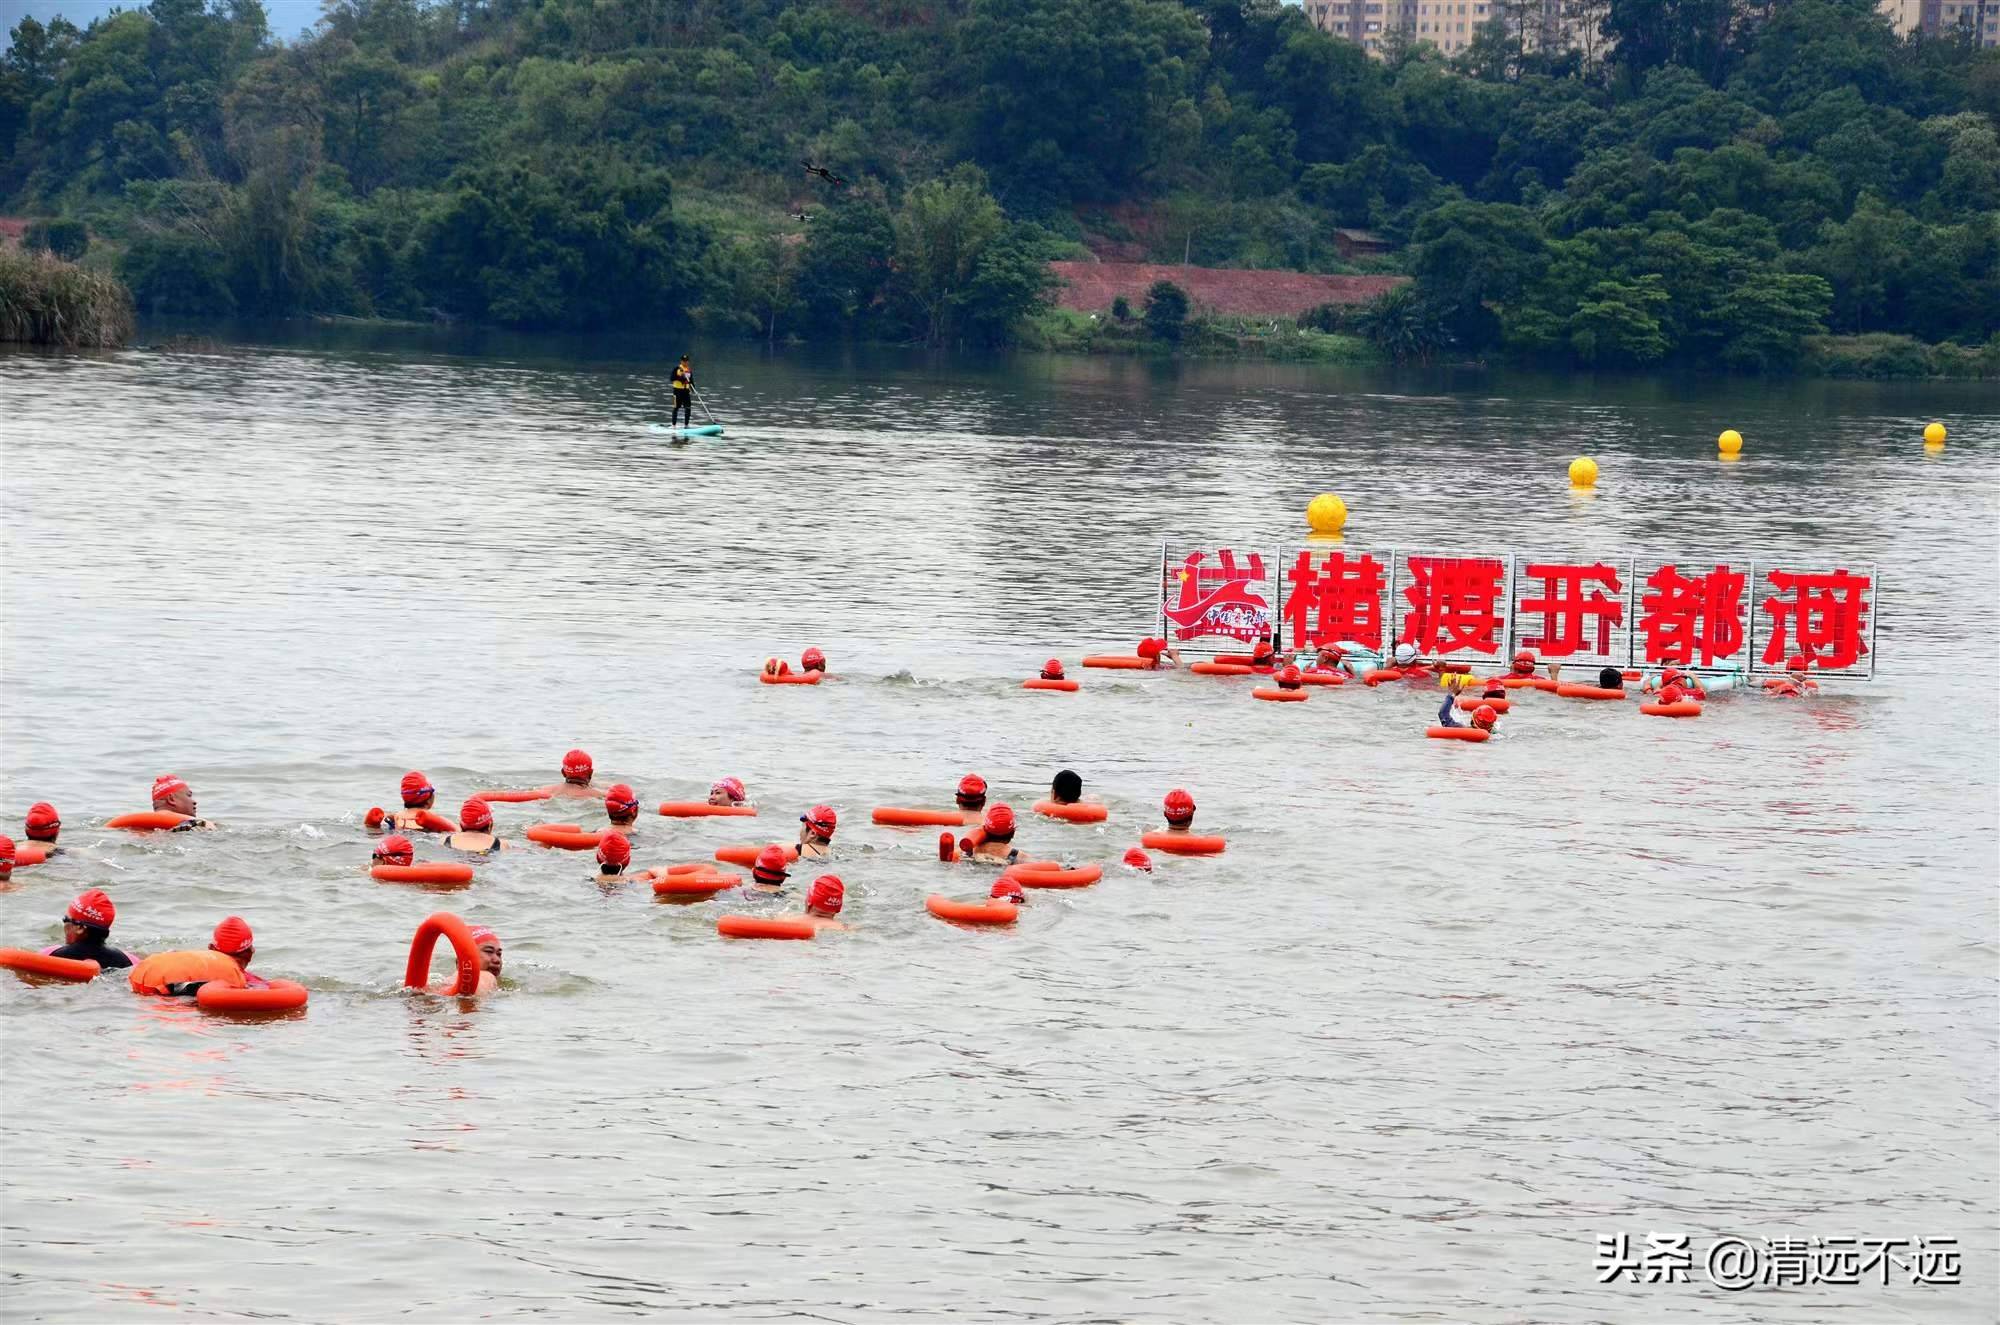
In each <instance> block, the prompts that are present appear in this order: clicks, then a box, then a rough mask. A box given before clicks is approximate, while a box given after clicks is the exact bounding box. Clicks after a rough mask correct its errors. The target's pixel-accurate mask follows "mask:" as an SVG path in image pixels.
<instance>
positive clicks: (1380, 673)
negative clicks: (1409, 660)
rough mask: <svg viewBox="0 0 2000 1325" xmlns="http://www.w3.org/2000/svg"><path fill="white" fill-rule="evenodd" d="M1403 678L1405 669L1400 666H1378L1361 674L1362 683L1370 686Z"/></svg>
mask: <svg viewBox="0 0 2000 1325" xmlns="http://www.w3.org/2000/svg"><path fill="white" fill-rule="evenodd" d="M1402 679H1403V669H1402V668H1400V667H1377V668H1374V669H1373V670H1371V671H1366V672H1363V673H1362V674H1361V684H1363V685H1370V686H1378V685H1381V684H1382V683H1383V682H1384V681H1400V680H1402Z"/></svg>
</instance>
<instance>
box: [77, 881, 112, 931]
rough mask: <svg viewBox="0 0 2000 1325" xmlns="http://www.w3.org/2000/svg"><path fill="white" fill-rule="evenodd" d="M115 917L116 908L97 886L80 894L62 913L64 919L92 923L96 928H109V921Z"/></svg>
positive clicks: (82, 923)
mask: <svg viewBox="0 0 2000 1325" xmlns="http://www.w3.org/2000/svg"><path fill="white" fill-rule="evenodd" d="M117 918H118V908H117V907H115V906H113V905H112V904H111V899H110V898H109V897H106V896H105V895H104V893H103V891H102V890H101V889H98V888H92V889H91V890H90V891H89V892H87V893H83V894H82V895H80V896H79V897H78V898H77V899H76V900H75V901H74V902H71V903H70V904H69V910H68V911H67V912H65V913H64V919H67V920H74V921H75V922H76V923H77V924H79V925H94V926H96V927H97V928H98V929H109V928H111V922H112V921H114V920H116V919H117Z"/></svg>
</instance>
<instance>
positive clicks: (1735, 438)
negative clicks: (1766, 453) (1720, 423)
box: [1715, 428, 1743, 455]
mask: <svg viewBox="0 0 2000 1325" xmlns="http://www.w3.org/2000/svg"><path fill="white" fill-rule="evenodd" d="M1715 449H1716V450H1718V451H1720V452H1722V454H1724V455H1735V454H1736V453H1737V452H1738V451H1741V450H1742V449H1743V434H1742V433H1740V432H1738V431H1736V429H1734V428H1724V429H1723V430H1722V436H1720V437H1718V438H1716V439H1715Z"/></svg>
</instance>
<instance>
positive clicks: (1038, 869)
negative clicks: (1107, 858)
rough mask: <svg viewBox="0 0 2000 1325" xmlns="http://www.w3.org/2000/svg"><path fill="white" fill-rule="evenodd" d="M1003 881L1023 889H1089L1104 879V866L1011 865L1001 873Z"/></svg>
mask: <svg viewBox="0 0 2000 1325" xmlns="http://www.w3.org/2000/svg"><path fill="white" fill-rule="evenodd" d="M1000 877H1001V878H1003V879H1012V880H1013V881H1014V882H1016V883H1018V884H1020V885H1021V886H1022V887H1023V888H1088V887H1089V886H1090V885H1091V884H1093V883H1096V882H1097V881H1098V880H1099V879H1101V878H1103V877H1104V867H1103V866H1102V865H1082V866H1079V867H1077V868H1076V869H1064V868H1063V867H1062V866H1060V865H1056V864H1052V863H1046V862H1044V863H1037V864H1033V865H1009V866H1008V867H1007V868H1006V869H1004V870H1001V871H1000Z"/></svg>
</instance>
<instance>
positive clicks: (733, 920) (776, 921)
mask: <svg viewBox="0 0 2000 1325" xmlns="http://www.w3.org/2000/svg"><path fill="white" fill-rule="evenodd" d="M715 932H716V933H718V934H720V935H721V936H722V937H723V938H726V939H810V938H816V937H818V935H819V926H818V925H815V924H814V923H813V922H812V921H810V920H794V919H790V918H788V917H786V918H781V917H777V916H717V917H716V918H715Z"/></svg>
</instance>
